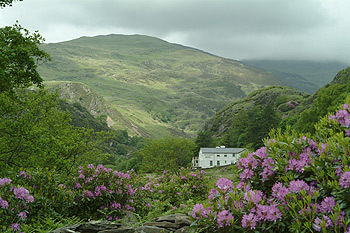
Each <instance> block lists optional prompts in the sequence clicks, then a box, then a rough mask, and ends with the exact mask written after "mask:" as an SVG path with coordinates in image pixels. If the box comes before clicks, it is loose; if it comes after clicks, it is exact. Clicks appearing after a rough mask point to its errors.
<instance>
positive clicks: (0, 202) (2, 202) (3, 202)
mask: <svg viewBox="0 0 350 233" xmlns="http://www.w3.org/2000/svg"><path fill="white" fill-rule="evenodd" d="M0 206H1V208H3V209H7V208H9V203H8V202H7V201H6V200H3V199H2V198H1V197H0Z"/></svg>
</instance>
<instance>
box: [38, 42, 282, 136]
mask: <svg viewBox="0 0 350 233" xmlns="http://www.w3.org/2000/svg"><path fill="white" fill-rule="evenodd" d="M42 48H43V49H44V50H45V51H46V52H48V53H49V54H50V55H51V57H52V61H51V62H49V63H45V64H43V65H41V66H40V67H39V69H38V70H39V72H40V74H41V75H42V77H43V78H44V80H46V81H51V82H55V81H56V82H57V81H58V82H62V81H69V82H78V83H83V84H85V85H87V86H89V87H90V88H92V89H93V90H94V91H95V92H96V93H98V94H99V95H101V96H102V97H103V98H104V99H105V100H106V101H107V102H108V103H109V104H110V105H111V106H112V107H113V108H115V109H116V110H117V111H118V112H120V113H121V114H122V116H123V117H124V118H125V119H128V120H129V121H130V122H131V123H132V124H133V125H135V127H138V128H141V129H142V130H144V132H145V133H146V134H148V135H150V136H151V137H164V136H169V135H173V134H181V133H183V132H185V133H188V134H192V133H195V132H197V131H198V129H200V128H201V127H202V126H203V124H204V122H205V121H206V119H208V118H209V117H211V116H213V115H214V114H215V113H216V112H217V111H218V110H220V109H221V108H222V107H224V106H225V105H226V104H228V103H230V102H231V101H233V100H237V99H239V98H242V97H244V96H246V94H248V93H250V92H251V91H253V90H256V89H258V88H261V87H265V86H269V85H281V84H282V82H281V81H280V80H278V79H277V78H275V77H274V76H272V75H271V74H268V73H263V72H257V71H256V70H255V69H251V68H249V67H246V66H244V65H243V64H241V63H239V62H237V61H234V60H230V59H224V58H221V57H218V56H214V55H211V54H208V53H205V52H203V51H200V50H197V49H193V48H189V47H185V46H182V45H177V44H171V43H168V42H166V41H163V40H160V39H157V38H154V37H148V36H141V35H132V36H126V35H108V36H97V37H92V38H90V37H83V38H79V39H76V40H72V41H67V42H62V43H56V44H44V45H42ZM113 120H114V121H118V119H113ZM128 127H129V126H128Z"/></svg>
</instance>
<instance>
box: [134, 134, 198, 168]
mask: <svg viewBox="0 0 350 233" xmlns="http://www.w3.org/2000/svg"><path fill="white" fill-rule="evenodd" d="M194 149H195V143H194V142H193V141H192V140H190V139H187V138H166V139H155V140H149V141H148V143H147V144H146V145H145V147H143V148H142V149H140V150H139V151H137V156H138V157H139V159H141V160H142V164H141V169H142V170H143V171H144V172H158V173H160V172H162V171H163V170H176V169H178V168H180V167H187V166H189V165H190V163H191V160H192V157H193V150H194Z"/></svg>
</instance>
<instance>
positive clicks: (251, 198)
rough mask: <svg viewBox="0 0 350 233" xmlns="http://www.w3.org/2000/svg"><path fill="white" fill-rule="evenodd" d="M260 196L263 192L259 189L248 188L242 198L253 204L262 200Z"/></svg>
mask: <svg viewBox="0 0 350 233" xmlns="http://www.w3.org/2000/svg"><path fill="white" fill-rule="evenodd" d="M262 198H263V192H261V191H260V190H257V191H254V190H249V191H248V192H246V193H244V199H245V200H246V201H248V202H252V203H254V204H258V203H259V202H260V201H261V200H262Z"/></svg>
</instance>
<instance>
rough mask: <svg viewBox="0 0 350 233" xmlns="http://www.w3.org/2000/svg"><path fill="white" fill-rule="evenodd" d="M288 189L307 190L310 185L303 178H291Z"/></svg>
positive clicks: (292, 190)
mask: <svg viewBox="0 0 350 233" xmlns="http://www.w3.org/2000/svg"><path fill="white" fill-rule="evenodd" d="M289 190H290V191H291V192H295V193H299V192H300V191H301V190H305V191H309V190H310V187H309V185H308V184H307V183H305V181H303V180H292V181H291V182H290V183H289Z"/></svg>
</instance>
